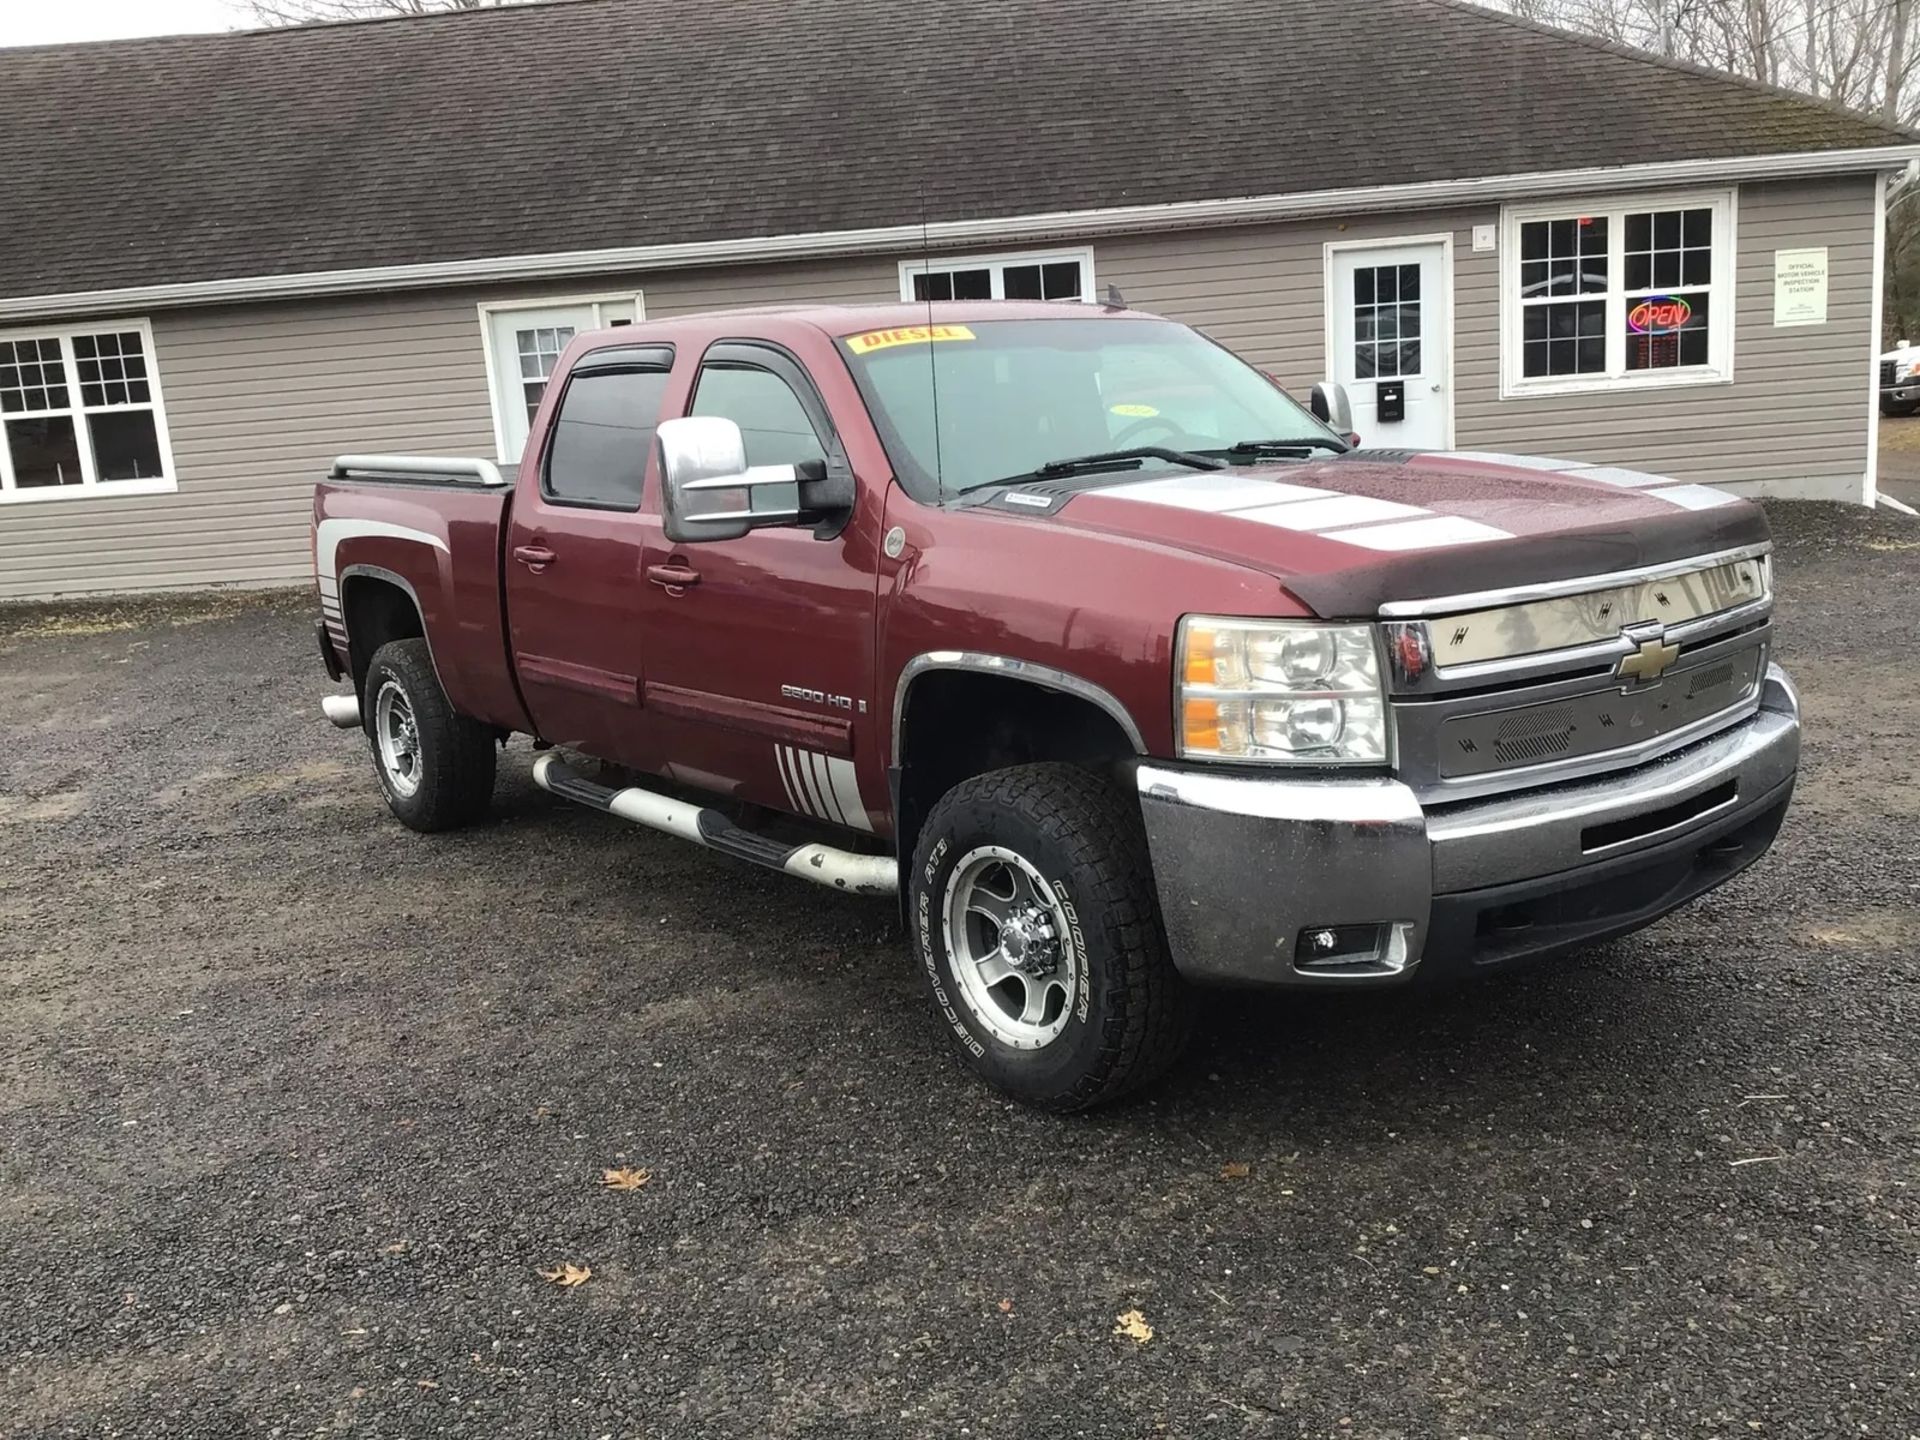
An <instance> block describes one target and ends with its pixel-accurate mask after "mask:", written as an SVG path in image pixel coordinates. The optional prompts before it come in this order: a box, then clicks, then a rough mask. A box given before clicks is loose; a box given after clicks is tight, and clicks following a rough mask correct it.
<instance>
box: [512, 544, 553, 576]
mask: <svg viewBox="0 0 1920 1440" xmlns="http://www.w3.org/2000/svg"><path fill="white" fill-rule="evenodd" d="M513 558H514V559H516V560H518V561H519V562H520V563H521V564H522V565H524V566H526V567H527V568H528V569H529V570H536V571H537V570H544V569H546V568H547V566H549V565H551V564H553V562H554V561H556V560H558V559H559V558H560V557H559V556H558V555H556V554H554V553H553V551H551V550H549V549H547V547H546V546H544V545H516V546H514V547H513Z"/></svg>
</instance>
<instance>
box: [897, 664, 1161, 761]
mask: <svg viewBox="0 0 1920 1440" xmlns="http://www.w3.org/2000/svg"><path fill="white" fill-rule="evenodd" d="M935 670H970V671H974V672H976V673H979V674H986V675H999V676H1002V677H1004V678H1006V679H1009V680H1023V681H1025V682H1027V683H1028V684H1030V685H1038V686H1040V687H1041V688H1042V689H1045V690H1057V691H1059V692H1060V693H1061V694H1064V695H1072V696H1075V697H1076V698H1078V699H1081V700H1085V701H1087V702H1088V703H1089V704H1092V705H1094V706H1097V707H1098V708H1099V709H1101V710H1103V711H1105V712H1106V714H1107V716H1108V718H1109V719H1111V720H1112V721H1113V722H1114V723H1115V724H1116V725H1118V726H1119V727H1120V733H1121V734H1123V735H1124V736H1126V738H1127V743H1128V744H1129V745H1131V746H1133V752H1134V754H1136V755H1144V754H1146V753H1147V745H1146V741H1145V740H1143V739H1142V738H1141V736H1140V727H1139V725H1137V724H1136V723H1134V718H1133V715H1132V713H1131V712H1129V711H1128V709H1127V707H1126V706H1125V705H1123V704H1121V703H1120V700H1119V698H1118V697H1117V696H1115V695H1114V693H1113V692H1112V691H1110V690H1106V689H1103V688H1102V687H1100V686H1098V685H1096V684H1094V683H1093V682H1092V681H1091V680H1087V679H1083V678H1082V677H1081V676H1078V675H1075V674H1073V673H1071V672H1070V671H1066V670H1058V669H1055V668H1054V667H1053V666H1051V665H1038V664H1035V663H1034V662H1033V661H1031V660H1017V659H1015V658H1014V657H1013V656H1011V655H989V654H987V653H985V652H983V651H978V650H929V651H927V652H925V653H924V654H920V655H916V656H914V657H913V659H911V660H909V661H908V662H907V663H906V666H905V668H903V669H902V670H901V671H900V679H899V681H898V682H897V683H896V684H895V686H894V691H893V749H892V751H891V754H890V761H891V763H892V764H893V765H894V766H895V767H898V766H899V764H900V753H901V749H900V747H901V745H902V743H903V741H904V740H905V738H906V723H907V694H908V692H909V691H910V690H911V689H912V687H913V682H914V681H916V680H918V679H919V678H920V677H921V676H922V675H926V674H928V673H930V672H932V671H935Z"/></svg>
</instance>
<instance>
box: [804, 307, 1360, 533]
mask: <svg viewBox="0 0 1920 1440" xmlns="http://www.w3.org/2000/svg"><path fill="white" fill-rule="evenodd" d="M930 337H931V338H930ZM840 346H841V350H842V353H844V354H845V355H846V357H847V363H848V364H849V365H850V366H851V367H852V368H853V373H854V378H855V379H856V380H857V381H858V383H859V385H860V389H861V392H862V394H863V395H864V396H865V398H866V401H867V407H868V409H869V410H871V411H872V412H873V416H874V421H875V423H876V425H877V426H878V427H879V430H880V435H881V438H882V439H883V440H884V441H885V442H886V446H887V452H888V455H889V456H890V458H891V459H892V461H893V465H894V469H895V471H896V472H897V473H898V474H899V475H900V478H901V480H902V482H903V483H905V484H906V485H907V487H908V489H910V490H912V491H913V492H914V493H915V494H917V495H920V496H921V497H922V498H932V497H934V496H936V495H940V496H950V495H957V494H963V493H965V492H966V491H968V490H974V489H978V488H980V487H981V486H986V485H992V484H994V483H996V482H1000V481H1008V480H1020V479H1025V478H1030V477H1031V476H1033V474H1034V473H1035V472H1037V471H1039V470H1040V469H1041V467H1042V466H1045V465H1048V464H1050V463H1056V462H1059V461H1063V460H1069V459H1074V458H1077V457H1081V456H1088V455H1100V454H1104V453H1107V452H1111V451H1115V450H1130V449H1135V448H1139V447H1153V448H1157V449H1162V450H1177V451H1187V452H1207V451H1211V452H1213V453H1214V454H1216V455H1218V454H1224V453H1225V452H1226V451H1228V450H1230V449H1231V448H1232V447H1233V446H1235V445H1242V444H1245V443H1247V442H1250V441H1259V440H1314V441H1316V442H1317V441H1322V440H1325V439H1326V438H1327V437H1329V436H1330V435H1331V434H1332V432H1331V431H1329V430H1328V429H1327V428H1326V427H1325V426H1324V425H1322V424H1321V423H1320V422H1319V421H1318V420H1316V419H1314V418H1313V416H1312V415H1310V414H1308V412H1307V411H1305V410H1304V409H1302V408H1301V407H1300V406H1298V405H1296V404H1295V403H1294V402H1293V401H1292V400H1290V399H1288V398H1287V396H1286V395H1285V394H1283V393H1282V392H1281V391H1280V389H1279V387H1277V386H1276V385H1275V384H1274V383H1273V382H1272V381H1270V380H1269V379H1267V377H1266V376H1264V375H1262V374H1261V373H1260V372H1259V371H1258V370H1255V369H1254V368H1253V367H1252V366H1250V365H1248V364H1247V363H1246V362H1245V361H1243V360H1240V359H1238V358H1237V357H1235V356H1234V355H1232V354H1231V353H1229V352H1228V351H1226V350H1223V349H1221V348H1220V347H1219V346H1218V345H1215V344H1214V343H1213V342H1212V341H1210V340H1207V339H1206V338H1204V337H1203V336H1201V335H1199V334H1197V333H1196V332H1194V331H1192V330H1189V329H1188V328H1187V327H1186V326H1184V325H1176V324H1175V323H1173V322H1172V321H1170V320H1120V319H1098V320H1094V319H1088V320H970V321H968V322H966V323H965V324H942V323H939V322H938V320H937V319H936V321H935V323H934V324H933V325H931V326H926V325H912V326H906V327H903V328H898V329H892V330H874V331H868V332H866V333H864V334H859V335H847V336H843V337H841V340H840ZM936 407H937V413H938V417H939V425H938V436H937V437H936V435H935V414H936ZM1337 448H1340V449H1345V448H1346V447H1345V446H1344V445H1339V446H1338V447H1337ZM1130 463H1134V462H1130ZM1176 464H1177V462H1172V461H1168V460H1165V459H1160V458H1156V457H1153V456H1142V457H1139V458H1138V460H1137V465H1136V468H1139V469H1148V470H1159V469H1172V468H1176Z"/></svg>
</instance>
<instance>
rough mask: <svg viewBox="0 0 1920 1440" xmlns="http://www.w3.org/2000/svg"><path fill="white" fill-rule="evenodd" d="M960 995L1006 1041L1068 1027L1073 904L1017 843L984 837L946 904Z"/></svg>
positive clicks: (1075, 983) (950, 885)
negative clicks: (1009, 845)
mask: <svg viewBox="0 0 1920 1440" xmlns="http://www.w3.org/2000/svg"><path fill="white" fill-rule="evenodd" d="M941 917H942V929H943V933H944V938H945V940H946V946H947V956H948V959H949V962H950V963H951V965H952V967H953V977H954V980H955V981H956V982H957V984H958V988H959V991H960V998H961V1000H962V1001H963V1002H964V1003H965V1005H966V1007H967V1010H968V1011H969V1012H970V1013H971V1014H972V1016H973V1018H974V1020H975V1021H976V1022H978V1023H979V1025H980V1027H981V1028H982V1029H984V1030H986V1031H987V1033H988V1034H990V1035H992V1036H993V1038H994V1039H996V1040H998V1041H1000V1042H1001V1043H1002V1044H1003V1045H1010V1046H1012V1047H1014V1048H1015V1049H1017V1050H1038V1049H1041V1048H1042V1047H1044V1046H1046V1045H1049V1044H1051V1043H1052V1042H1053V1041H1054V1040H1055V1039H1056V1038H1057V1037H1058V1036H1059V1034H1060V1032H1061V1031H1062V1030H1064V1029H1066V1027H1067V1019H1068V1017H1069V1016H1071V1015H1072V1014H1073V1007H1074V1001H1075V1000H1076V999H1078V997H1079V986H1080V978H1079V969H1080V967H1079V963H1078V961H1079V957H1078V955H1077V954H1076V953H1075V951H1074V942H1073V927H1072V925H1071V924H1070V923H1069V922H1068V919H1067V913H1066V908H1065V907H1064V906H1063V905H1062V904H1061V903H1060V897H1059V896H1058V895H1056V894H1055V893H1054V889H1053V887H1052V886H1051V885H1049V884H1048V883H1047V880H1046V877H1045V876H1044V875H1042V874H1041V873H1040V872H1039V871H1038V870H1036V869H1035V868H1034V867H1033V866H1032V865H1031V864H1030V863H1028V861H1026V860H1025V859H1023V858H1022V857H1021V856H1019V855H1016V854H1015V853H1014V852H1013V851H1011V850H1007V849H1003V848H1002V847H1000V846H998V845H982V846H980V847H979V848H978V849H976V850H970V851H968V852H967V853H966V854H965V855H963V856H961V857H960V861H959V863H958V864H957V865H955V866H954V867H953V873H952V875H950V876H949V877H948V879H947V891H946V896H945V901H944V903H943V905H942V907H941Z"/></svg>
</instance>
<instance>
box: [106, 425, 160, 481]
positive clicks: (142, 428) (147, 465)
mask: <svg viewBox="0 0 1920 1440" xmlns="http://www.w3.org/2000/svg"><path fill="white" fill-rule="evenodd" d="M87 437H88V439H90V440H91V441H92V442H93V468H94V470H95V471H96V472H97V474H98V475H99V478H100V479H102V480H154V479H158V478H159V477H160V476H161V475H163V474H164V473H165V471H164V470H163V469H162V468H161V465H160V433H159V431H158V430H157V429H156V428H155V427H154V423H153V412H152V411H151V410H108V411H104V412H102V413H100V414H97V415H89V416H87Z"/></svg>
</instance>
